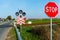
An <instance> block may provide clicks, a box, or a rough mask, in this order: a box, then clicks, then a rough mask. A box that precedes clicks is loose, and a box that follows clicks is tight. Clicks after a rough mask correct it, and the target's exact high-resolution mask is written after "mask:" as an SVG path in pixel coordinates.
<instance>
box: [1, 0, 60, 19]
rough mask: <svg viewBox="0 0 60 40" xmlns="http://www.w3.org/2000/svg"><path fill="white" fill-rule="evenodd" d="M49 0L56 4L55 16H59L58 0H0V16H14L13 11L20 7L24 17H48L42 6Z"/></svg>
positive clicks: (59, 0) (59, 4)
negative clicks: (56, 12)
mask: <svg viewBox="0 0 60 40" xmlns="http://www.w3.org/2000/svg"><path fill="white" fill-rule="evenodd" d="M50 1H51V2H55V3H56V4H57V6H58V15H57V16H56V18H60V0H0V17H2V18H6V17H7V16H8V15H11V16H12V17H13V18H15V17H16V15H15V13H16V12H17V11H18V10H19V9H20V10H23V11H24V12H26V18H48V16H47V15H46V14H45V12H44V7H45V5H46V4H47V3H48V2H50Z"/></svg>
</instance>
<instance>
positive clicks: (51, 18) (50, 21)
mask: <svg viewBox="0 0 60 40" xmlns="http://www.w3.org/2000/svg"><path fill="white" fill-rule="evenodd" d="M50 40H52V18H51V19H50Z"/></svg>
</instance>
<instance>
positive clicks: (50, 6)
mask: <svg viewBox="0 0 60 40" xmlns="http://www.w3.org/2000/svg"><path fill="white" fill-rule="evenodd" d="M44 11H45V13H46V15H47V16H48V17H55V16H56V15H57V14H58V6H57V5H56V4H55V3H54V2H48V3H47V4H46V5H45V8H44Z"/></svg>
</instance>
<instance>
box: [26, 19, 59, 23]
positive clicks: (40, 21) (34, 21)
mask: <svg viewBox="0 0 60 40" xmlns="http://www.w3.org/2000/svg"><path fill="white" fill-rule="evenodd" d="M28 21H31V22H32V23H47V22H50V19H40V20H37V19H35V20H26V22H28ZM52 21H53V22H60V19H57V18H55V19H53V20H52Z"/></svg>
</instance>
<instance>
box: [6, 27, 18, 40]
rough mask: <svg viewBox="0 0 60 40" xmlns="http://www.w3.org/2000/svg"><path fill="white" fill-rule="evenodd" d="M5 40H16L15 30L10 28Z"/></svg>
mask: <svg viewBox="0 0 60 40" xmlns="http://www.w3.org/2000/svg"><path fill="white" fill-rule="evenodd" d="M6 40H17V38H16V33H15V29H14V28H13V27H12V28H11V30H10V31H9V33H8V35H7V38H6Z"/></svg>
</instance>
